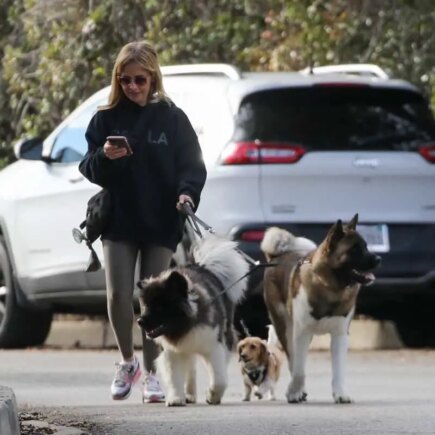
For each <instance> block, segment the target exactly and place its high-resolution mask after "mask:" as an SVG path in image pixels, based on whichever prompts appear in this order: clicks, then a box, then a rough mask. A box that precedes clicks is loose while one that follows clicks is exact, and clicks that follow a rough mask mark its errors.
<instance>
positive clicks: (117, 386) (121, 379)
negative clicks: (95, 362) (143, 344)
mask: <svg viewBox="0 0 435 435" xmlns="http://www.w3.org/2000/svg"><path fill="white" fill-rule="evenodd" d="M141 374H142V373H141V370H140V365H139V361H138V360H137V358H136V357H134V361H133V362H132V363H116V373H115V377H114V378H113V381H112V385H111V387H110V391H111V393H112V399H113V400H125V399H127V398H128V397H129V396H130V394H131V387H132V386H133V385H134V384H135V383H136V382H137V381H138V380H139V379H140V376H141Z"/></svg>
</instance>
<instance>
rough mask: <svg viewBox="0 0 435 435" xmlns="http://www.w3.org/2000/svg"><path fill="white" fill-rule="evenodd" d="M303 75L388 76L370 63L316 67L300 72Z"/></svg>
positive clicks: (385, 77) (383, 77) (382, 77)
mask: <svg viewBox="0 0 435 435" xmlns="http://www.w3.org/2000/svg"><path fill="white" fill-rule="evenodd" d="M300 72H301V73H303V74H337V73H338V74H357V75H362V76H374V77H377V78H380V79H388V78H389V76H388V74H387V73H386V72H385V71H384V70H383V69H382V68H381V67H380V66H378V65H374V64H370V63H349V64H343V65H327V66H316V67H314V68H305V69H303V70H301V71H300Z"/></svg>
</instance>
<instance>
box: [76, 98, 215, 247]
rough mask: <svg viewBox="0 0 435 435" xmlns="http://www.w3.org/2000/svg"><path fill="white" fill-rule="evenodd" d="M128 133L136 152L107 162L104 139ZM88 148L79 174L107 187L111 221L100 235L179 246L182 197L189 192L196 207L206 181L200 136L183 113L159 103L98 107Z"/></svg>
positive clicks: (125, 102) (90, 127) (181, 224)
mask: <svg viewBox="0 0 435 435" xmlns="http://www.w3.org/2000/svg"><path fill="white" fill-rule="evenodd" d="M111 135H122V136H126V137H127V139H128V141H129V143H130V145H131V148H132V150H133V154H132V155H131V156H126V157H122V158H120V159H116V160H109V159H108V158H107V157H106V156H105V155H104V153H103V145H104V143H105V142H106V137H107V136H111ZM86 140H87V142H88V152H87V153H86V155H85V156H84V158H83V160H82V161H81V162H80V165H79V170H80V172H81V173H82V174H83V175H84V176H85V177H86V178H87V179H88V180H89V181H91V182H92V183H95V184H98V185H99V186H101V187H104V188H106V189H108V190H109V192H110V196H111V202H112V216H111V220H110V225H109V226H108V228H107V230H106V231H105V232H104V233H103V235H102V239H109V240H123V241H131V242H134V243H137V244H138V245H142V246H143V245H157V246H165V247H168V248H170V249H172V250H175V248H176V246H177V244H178V242H179V241H180V239H181V236H182V229H183V225H184V219H183V217H182V216H181V215H180V213H179V212H178V211H177V209H176V203H177V201H178V197H179V195H181V194H186V195H189V196H190V197H191V198H192V200H193V201H194V203H195V206H196V207H197V206H198V204H199V199H200V194H201V191H202V188H203V186H204V183H205V179H206V175H207V173H206V169H205V165H204V162H203V159H202V153H201V148H200V146H199V143H198V138H197V136H196V133H195V131H194V130H193V128H192V125H191V124H190V122H189V119H188V118H187V116H186V115H185V113H184V112H183V111H182V110H181V109H180V108H178V107H176V106H175V105H174V104H173V103H168V102H165V101H160V102H156V103H148V104H147V105H145V106H143V107H142V106H139V105H137V104H136V103H133V102H132V101H130V100H128V99H122V100H121V101H120V102H119V103H118V104H117V105H116V106H115V107H114V108H111V109H107V110H99V111H98V112H97V113H96V114H95V115H94V117H93V118H92V119H91V121H90V123H89V126H88V129H87V131H86Z"/></svg>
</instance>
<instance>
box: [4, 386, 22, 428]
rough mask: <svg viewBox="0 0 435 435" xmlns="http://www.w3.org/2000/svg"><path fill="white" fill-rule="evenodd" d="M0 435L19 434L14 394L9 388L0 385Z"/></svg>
mask: <svg viewBox="0 0 435 435" xmlns="http://www.w3.org/2000/svg"><path fill="white" fill-rule="evenodd" d="M0 434H1V435H19V434H20V424H19V422H18V411H17V401H16V400H15V394H14V392H13V391H12V390H11V389H10V388H8V387H3V386H2V385H0Z"/></svg>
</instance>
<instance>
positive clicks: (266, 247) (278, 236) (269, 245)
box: [260, 227, 317, 259]
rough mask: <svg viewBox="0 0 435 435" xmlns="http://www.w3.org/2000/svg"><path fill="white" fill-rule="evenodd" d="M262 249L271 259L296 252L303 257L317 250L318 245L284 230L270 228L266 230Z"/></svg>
mask: <svg viewBox="0 0 435 435" xmlns="http://www.w3.org/2000/svg"><path fill="white" fill-rule="evenodd" d="M260 247H261V250H262V251H263V253H264V255H265V256H266V258H267V259H270V258H272V257H276V256H279V255H282V254H285V253H287V252H294V253H296V254H300V256H301V257H303V256H305V255H307V254H308V253H309V252H311V251H313V250H314V249H316V248H317V245H316V244H315V243H314V242H313V241H312V240H310V239H306V238H305V237H295V236H294V235H293V234H292V233H290V232H289V231H287V230H284V229H283V228H278V227H270V228H268V229H267V230H266V232H265V234H264V237H263V240H262V241H261V245H260Z"/></svg>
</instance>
